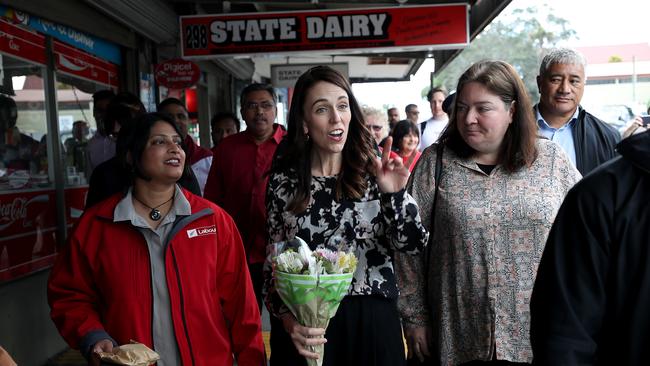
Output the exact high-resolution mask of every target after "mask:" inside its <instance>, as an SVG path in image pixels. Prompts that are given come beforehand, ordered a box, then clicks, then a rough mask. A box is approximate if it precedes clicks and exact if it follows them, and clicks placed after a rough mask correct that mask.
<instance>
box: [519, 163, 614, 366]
mask: <svg viewBox="0 0 650 366" xmlns="http://www.w3.org/2000/svg"><path fill="white" fill-rule="evenodd" d="M601 178H603V177H602V176H599V175H596V176H594V175H590V176H588V177H586V178H584V179H583V180H582V181H581V182H579V183H578V184H577V185H576V186H575V187H574V188H573V189H572V190H571V191H570V192H569V193H568V195H567V197H566V199H565V201H564V203H563V204H562V207H561V208H560V210H559V212H558V215H557V217H556V219H555V222H554V224H553V227H552V229H551V232H550V234H549V238H548V241H547V243H546V247H545V249H544V254H543V256H542V260H541V263H540V266H539V270H538V273H537V279H536V281H535V286H534V289H533V294H532V299H531V305H530V306H531V337H530V338H531V343H532V348H533V355H534V364H536V365H590V364H594V363H595V362H596V360H595V357H596V353H597V350H598V344H597V342H598V338H599V332H600V331H601V330H602V327H603V319H604V314H605V306H606V283H607V277H608V271H609V267H610V260H609V258H610V250H611V242H612V233H611V232H610V228H611V227H612V225H611V223H612V222H613V221H612V220H613V211H614V210H613V203H612V201H613V198H612V197H613V193H612V190H611V189H612V187H611V185H610V186H609V187H608V184H606V183H605V182H604V180H603V179H601ZM594 187H598V188H594Z"/></svg>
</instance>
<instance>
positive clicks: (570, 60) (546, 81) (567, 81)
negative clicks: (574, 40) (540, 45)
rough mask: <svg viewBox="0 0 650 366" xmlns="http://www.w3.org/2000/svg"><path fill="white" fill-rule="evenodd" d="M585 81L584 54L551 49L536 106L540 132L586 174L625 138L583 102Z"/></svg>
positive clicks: (539, 82)
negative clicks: (592, 113)
mask: <svg viewBox="0 0 650 366" xmlns="http://www.w3.org/2000/svg"><path fill="white" fill-rule="evenodd" d="M585 81H586V80H585V59H584V57H583V56H582V55H581V54H579V53H578V52H576V51H574V50H570V49H566V48H558V49H554V50H551V51H550V52H549V53H548V54H547V55H546V56H545V57H544V59H543V60H542V64H541V66H540V68H539V75H538V76H537V86H538V88H539V93H540V97H539V103H538V104H537V105H536V106H535V113H536V115H537V123H538V125H539V132H540V133H541V134H542V135H543V136H545V137H547V138H548V139H550V140H551V141H555V142H556V143H557V144H559V145H560V146H561V147H562V148H563V150H564V151H565V152H566V153H567V155H568V157H569V159H570V160H571V161H572V162H573V164H574V165H575V166H576V168H577V169H578V171H580V173H581V174H582V175H583V176H584V175H586V174H587V173H589V172H590V171H591V170H593V169H594V168H595V167H597V166H599V165H600V164H602V163H604V162H606V161H607V160H609V159H611V158H613V157H614V156H616V152H615V151H614V147H615V146H616V144H617V143H618V141H620V139H621V136H620V134H619V133H618V131H616V130H615V129H614V128H613V127H611V126H609V125H608V124H607V123H605V122H603V121H601V120H600V119H598V118H596V117H595V116H593V115H591V114H590V113H588V112H587V111H585V110H584V109H583V108H582V107H581V106H580V100H581V99H582V94H583V93H584V86H585Z"/></svg>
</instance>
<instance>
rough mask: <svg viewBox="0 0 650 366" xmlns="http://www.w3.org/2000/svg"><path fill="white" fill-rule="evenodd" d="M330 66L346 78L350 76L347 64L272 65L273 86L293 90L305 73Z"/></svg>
mask: <svg viewBox="0 0 650 366" xmlns="http://www.w3.org/2000/svg"><path fill="white" fill-rule="evenodd" d="M321 65H325V66H329V67H331V68H333V69H334V70H336V71H338V72H339V73H341V75H343V76H344V77H345V78H349V76H348V64H346V63H330V64H289V65H286V64H282V65H271V85H273V86H274V87H276V88H293V86H294V85H296V81H297V80H298V78H299V77H300V75H302V74H303V73H304V72H305V71H307V70H309V69H310V68H312V67H314V66H321Z"/></svg>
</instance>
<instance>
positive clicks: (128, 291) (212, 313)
mask: <svg viewBox="0 0 650 366" xmlns="http://www.w3.org/2000/svg"><path fill="white" fill-rule="evenodd" d="M183 193H184V194H185V196H186V197H187V200H188V201H189V203H190V206H191V207H192V215H191V216H187V217H184V218H180V219H177V221H176V222H175V223H174V224H173V225H174V227H173V228H172V230H171V232H170V234H169V239H168V240H169V244H168V245H167V249H166V253H165V270H166V274H167V286H168V288H169V297H170V303H171V312H172V314H171V315H172V322H173V327H174V333H175V336H176V342H177V344H178V348H179V352H180V356H181V360H182V363H183V365H197V366H198V365H210V366H212V365H230V364H232V360H233V354H234V356H235V358H236V359H237V361H238V364H239V365H240V366H243V365H256V366H257V365H263V364H264V363H265V356H264V345H263V343H262V334H261V323H260V314H259V311H258V308H257V302H256V301H255V294H254V292H253V287H252V284H251V280H250V276H249V274H248V269H247V265H246V255H245V253H244V247H243V245H242V242H241V238H240V236H239V232H238V231H237V227H236V226H235V224H234V222H233V220H232V219H231V218H230V216H228V214H227V213H225V211H223V210H222V209H221V208H219V207H217V206H216V205H214V204H212V203H211V202H209V201H207V200H204V199H203V198H200V197H198V196H195V195H193V194H191V193H189V192H187V191H183ZM122 197H123V195H121V194H117V195H114V196H112V197H111V198H109V199H107V200H105V201H103V202H101V203H98V204H97V205H95V206H93V207H91V208H90V209H89V210H87V212H86V213H85V214H84V215H83V217H82V218H81V220H80V222H79V224H78V226H77V227H76V229H75V230H74V233H73V235H72V237H71V239H70V243H69V245H67V246H66V248H65V249H64V250H63V251H62V253H60V254H59V258H58V259H57V262H56V264H55V265H54V268H53V269H52V273H51V275H50V279H49V284H48V300H49V303H50V307H51V316H52V320H54V323H55V324H56V326H57V328H58V329H59V332H60V333H61V335H62V336H63V337H64V338H65V340H66V341H67V342H68V344H70V346H72V347H82V348H83V346H86V347H89V346H90V345H91V344H94V342H96V341H97V340H99V339H102V338H106V337H107V336H110V337H112V338H113V339H114V340H115V341H116V342H117V343H118V344H125V343H129V341H130V340H136V341H138V342H142V343H144V344H146V345H147V346H149V347H150V348H152V345H153V342H152V332H153V331H152V324H151V323H152V315H153V314H152V312H153V310H152V309H153V294H152V284H151V270H150V264H149V254H148V249H147V244H146V241H145V239H144V237H143V236H142V234H140V232H139V231H138V229H136V228H134V227H133V226H131V224H130V223H128V222H118V223H115V222H113V211H114V210H115V206H116V205H117V203H118V202H119V201H120V199H121V198H122ZM84 343H85V344H84Z"/></svg>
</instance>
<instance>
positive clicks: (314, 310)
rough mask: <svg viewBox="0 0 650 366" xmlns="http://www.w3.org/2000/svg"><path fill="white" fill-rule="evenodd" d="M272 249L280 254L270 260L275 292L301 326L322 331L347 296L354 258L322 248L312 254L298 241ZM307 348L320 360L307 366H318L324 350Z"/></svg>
mask: <svg viewBox="0 0 650 366" xmlns="http://www.w3.org/2000/svg"><path fill="white" fill-rule="evenodd" d="M296 246H297V248H296ZM276 248H280V249H281V250H280V251H282V252H281V254H279V255H277V256H275V257H274V258H273V265H274V266H273V268H274V271H273V275H274V279H275V288H276V290H277V292H278V294H279V295H280V298H281V299H282V301H283V302H284V303H285V305H286V306H287V307H288V308H289V310H290V311H291V313H292V314H293V315H294V316H295V317H296V320H298V322H299V323H300V324H301V325H303V326H306V327H310V328H324V329H326V328H327V325H328V324H329V321H330V319H331V318H332V317H334V315H335V314H336V311H337V310H338V308H339V304H340V303H341V301H342V300H343V298H344V297H345V295H347V293H348V290H349V288H350V284H351V283H352V277H353V275H354V271H355V269H356V266H357V258H356V257H355V255H354V254H353V253H345V252H342V251H339V252H335V251H331V250H328V249H322V248H319V249H317V250H315V251H314V252H312V251H311V250H310V249H309V246H308V245H307V244H306V243H305V242H304V241H303V240H302V239H300V238H298V237H296V238H295V239H294V240H293V241H292V242H283V243H278V244H276ZM309 348H310V349H311V351H312V352H315V353H318V354H319V356H320V357H319V358H318V359H317V360H314V359H307V364H308V365H310V366H320V365H322V364H323V353H324V350H325V346H324V345H318V346H310V347H309Z"/></svg>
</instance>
